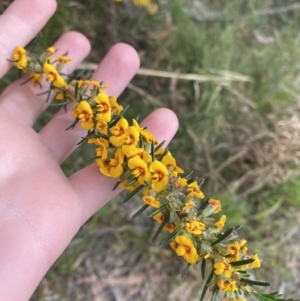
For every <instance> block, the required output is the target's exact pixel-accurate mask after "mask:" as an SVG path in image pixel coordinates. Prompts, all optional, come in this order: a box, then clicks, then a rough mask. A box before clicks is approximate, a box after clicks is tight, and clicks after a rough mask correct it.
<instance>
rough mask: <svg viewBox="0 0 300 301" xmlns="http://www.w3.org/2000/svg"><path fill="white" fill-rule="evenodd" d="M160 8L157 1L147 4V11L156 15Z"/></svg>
mask: <svg viewBox="0 0 300 301" xmlns="http://www.w3.org/2000/svg"><path fill="white" fill-rule="evenodd" d="M157 10H158V5H157V3H150V4H149V5H148V6H147V11H148V13H149V14H150V15H154V14H155V13H156V12H157Z"/></svg>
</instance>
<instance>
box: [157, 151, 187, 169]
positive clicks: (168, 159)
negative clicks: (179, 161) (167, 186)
mask: <svg viewBox="0 0 300 301" xmlns="http://www.w3.org/2000/svg"><path fill="white" fill-rule="evenodd" d="M161 162H162V163H163V164H164V165H165V166H166V167H167V168H168V169H169V170H170V171H171V172H172V171H175V172H176V173H184V171H183V170H182V169H181V168H179V167H178V166H177V165H176V161H175V159H174V157H173V156H172V155H171V153H170V152H167V154H166V155H165V156H164V157H163V158H162V160H161Z"/></svg>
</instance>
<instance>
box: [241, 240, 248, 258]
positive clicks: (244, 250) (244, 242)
mask: <svg viewBox="0 0 300 301" xmlns="http://www.w3.org/2000/svg"><path fill="white" fill-rule="evenodd" d="M246 242H247V240H246V239H241V240H240V241H239V246H240V250H241V251H242V252H243V253H244V254H246V252H247V250H248V248H247V247H246Z"/></svg>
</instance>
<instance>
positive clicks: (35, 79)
mask: <svg viewBox="0 0 300 301" xmlns="http://www.w3.org/2000/svg"><path fill="white" fill-rule="evenodd" d="M42 79H43V74H42V73H37V72H33V73H32V74H31V83H32V85H33V86H34V87H37V86H39V85H40V84H41V81H42Z"/></svg>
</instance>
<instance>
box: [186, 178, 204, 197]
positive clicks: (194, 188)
mask: <svg viewBox="0 0 300 301" xmlns="http://www.w3.org/2000/svg"><path fill="white" fill-rule="evenodd" d="M187 193H188V196H189V197H194V198H198V199H203V198H204V194H203V192H202V191H201V189H200V188H199V185H198V183H197V181H194V182H192V183H190V184H189V185H188V188H187Z"/></svg>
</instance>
